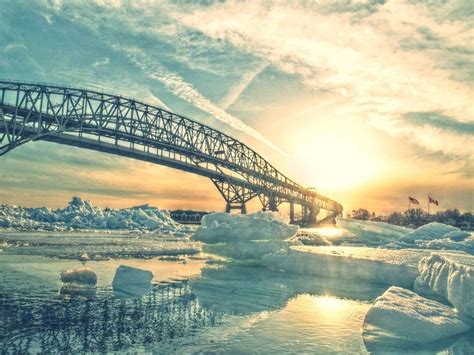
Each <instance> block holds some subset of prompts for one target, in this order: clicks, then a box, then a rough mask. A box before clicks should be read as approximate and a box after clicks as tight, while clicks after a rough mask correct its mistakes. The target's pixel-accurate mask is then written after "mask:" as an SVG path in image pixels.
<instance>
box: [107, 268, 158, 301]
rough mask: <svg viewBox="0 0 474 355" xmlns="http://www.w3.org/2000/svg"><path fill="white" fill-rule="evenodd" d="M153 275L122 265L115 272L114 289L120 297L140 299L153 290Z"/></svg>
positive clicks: (149, 272) (146, 271)
mask: <svg viewBox="0 0 474 355" xmlns="http://www.w3.org/2000/svg"><path fill="white" fill-rule="evenodd" d="M152 279H153V273H152V272H151V271H149V270H143V269H139V268H136V267H132V266H127V265H120V266H119V267H118V268H117V271H116V272H115V276H114V280H113V281H112V287H113V289H114V294H115V295H116V296H119V297H128V296H132V297H138V296H141V295H143V294H145V293H147V292H148V291H150V290H151V280H152Z"/></svg>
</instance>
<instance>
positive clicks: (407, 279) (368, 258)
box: [262, 246, 429, 287]
mask: <svg viewBox="0 0 474 355" xmlns="http://www.w3.org/2000/svg"><path fill="white" fill-rule="evenodd" d="M426 255H429V252H425V251H421V250H391V249H375V248H364V247H347V246H331V247H325V246H321V247H309V246H293V247H291V249H290V251H289V252H288V253H284V252H282V253H279V254H277V253H274V254H269V255H265V256H264V257H263V258H262V263H263V264H264V265H266V266H268V267H270V268H271V269H273V270H275V271H285V272H291V273H297V274H307V275H316V276H321V277H331V278H336V279H353V280H364V281H369V282H372V283H380V284H388V285H399V286H404V287H411V286H412V285H413V283H414V281H415V279H416V277H417V276H418V275H419V273H418V267H417V265H418V262H419V261H420V259H421V258H422V257H423V256H426Z"/></svg>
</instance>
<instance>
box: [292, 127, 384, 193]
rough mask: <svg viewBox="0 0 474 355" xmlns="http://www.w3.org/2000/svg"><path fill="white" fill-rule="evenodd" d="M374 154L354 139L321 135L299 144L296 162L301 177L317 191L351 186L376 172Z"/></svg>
mask: <svg viewBox="0 0 474 355" xmlns="http://www.w3.org/2000/svg"><path fill="white" fill-rule="evenodd" d="M373 156H374V152H371V151H369V149H368V148H366V144H364V145H362V144H361V143H359V142H356V141H355V140H354V138H353V137H351V136H349V135H346V136H339V135H338V136H336V135H334V136H330V135H324V136H319V137H316V138H315V139H314V140H313V141H311V142H308V143H305V144H302V145H301V146H300V148H299V151H298V152H297V154H296V156H295V162H294V164H296V165H297V166H295V169H298V171H299V173H300V174H301V176H302V178H303V179H305V180H306V181H308V182H310V183H313V184H314V185H315V186H317V187H318V188H323V189H326V190H335V189H341V188H349V187H354V186H356V185H358V184H360V183H363V182H365V181H367V180H369V179H370V178H371V177H373V176H374V174H375V172H376V164H375V161H374V158H373Z"/></svg>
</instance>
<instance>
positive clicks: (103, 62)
mask: <svg viewBox="0 0 474 355" xmlns="http://www.w3.org/2000/svg"><path fill="white" fill-rule="evenodd" d="M109 63H110V59H109V58H107V57H104V58H102V59H99V60H97V61H95V62H94V63H92V66H93V67H95V68H97V67H99V66H101V65H107V64H109Z"/></svg>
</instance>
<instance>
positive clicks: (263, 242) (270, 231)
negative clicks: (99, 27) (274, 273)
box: [191, 212, 298, 259]
mask: <svg viewBox="0 0 474 355" xmlns="http://www.w3.org/2000/svg"><path fill="white" fill-rule="evenodd" d="M297 230H298V227H297V226H294V225H289V224H287V223H285V221H284V220H283V219H282V218H281V217H280V216H279V215H278V214H277V213H274V212H256V213H252V214H247V215H231V214H229V213H212V214H208V215H205V216H204V217H203V218H202V221H201V226H200V227H199V228H198V229H197V230H196V232H195V233H194V235H193V236H192V237H191V239H192V240H196V241H201V242H204V243H206V244H208V245H206V246H205V247H204V251H207V252H210V253H213V254H218V255H222V256H227V257H231V258H235V259H260V258H261V257H262V256H263V255H265V254H268V253H274V252H277V251H279V250H286V249H288V243H287V242H286V241H285V240H286V239H288V238H290V237H292V236H294V235H295V234H296V232H297Z"/></svg>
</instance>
